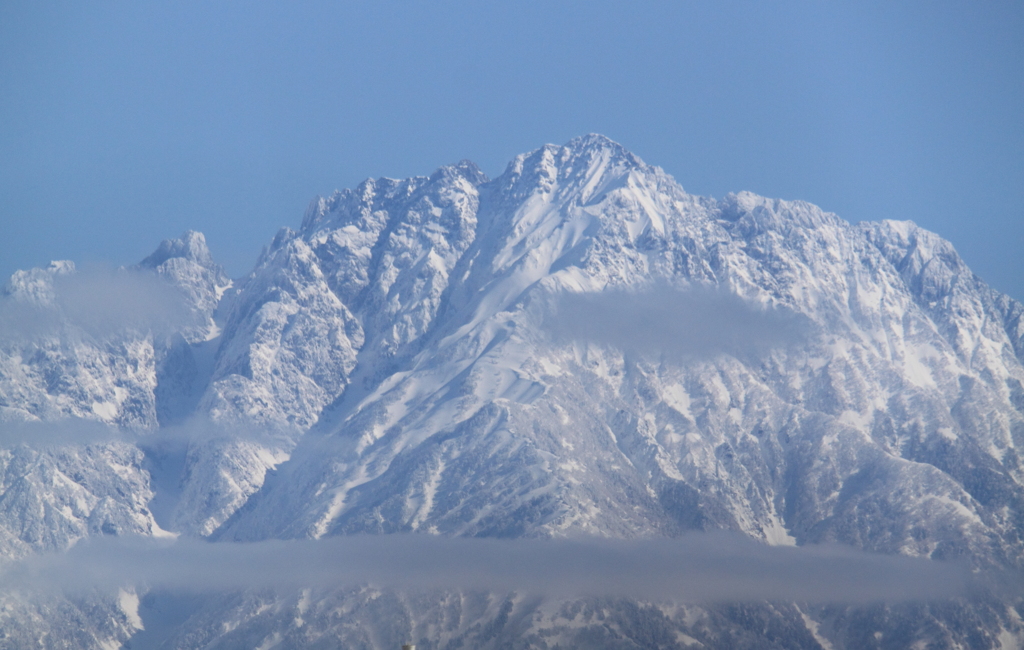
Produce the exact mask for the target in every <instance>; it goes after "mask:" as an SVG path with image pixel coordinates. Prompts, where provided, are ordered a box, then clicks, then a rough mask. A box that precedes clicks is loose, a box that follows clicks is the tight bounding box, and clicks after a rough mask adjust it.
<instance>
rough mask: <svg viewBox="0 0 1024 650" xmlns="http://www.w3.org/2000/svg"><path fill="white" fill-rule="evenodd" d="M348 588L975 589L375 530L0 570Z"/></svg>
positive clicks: (639, 550) (929, 567) (665, 594)
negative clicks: (365, 533)
mask: <svg viewBox="0 0 1024 650" xmlns="http://www.w3.org/2000/svg"><path fill="white" fill-rule="evenodd" d="M361 583H370V584H374V585H378V586H381V587H391V588H400V589H438V588H444V589H447V588H452V589H470V590H498V591H512V590H515V591H524V592H528V593H534V594H541V595H544V596H549V597H555V598H571V597H582V596H602V595H607V596H613V595H614V596H626V597H634V598H639V599H643V600H654V601H673V602H722V601H762V600H773V601H799V602H817V603H865V602H881V601H887V602H895V601H914V600H941V599H948V598H955V597H958V596H964V595H969V594H971V593H973V592H974V591H975V590H977V589H979V588H981V587H984V586H985V585H983V584H982V583H983V581H982V579H981V578H979V577H978V576H977V575H974V574H972V573H971V572H970V571H969V570H968V568H967V567H965V566H962V565H956V564H947V563H939V562H933V561H930V560H925V559H919V558H909V557H903V556H891V555H873V554H869V553H864V552H861V551H857V550H854V549H851V548H847V547H840V546H810V547H771V546H765V545H763V544H760V543H757V542H755V541H753V540H751V539H749V538H746V537H744V536H742V535H739V534H736V533H724V532H718V533H696V534H691V535H688V536H685V537H682V538H679V539H662V540H646V541H637V540H609V539H592V538H586V539H566V540H537V539H517V540H499V539H479V538H456V539H450V538H440V537H435V536H426V535H384V536H355V537H336V538H327V539H321V540H286V541H284V540H273V541H264V542H255V543H239V542H230V543H227V542H225V543H211V542H206V541H201V540H195V539H178V540H176V541H174V542H168V541H166V540H153V539H149V538H109V537H108V538H91V539H87V540H83V541H82V542H80V543H79V544H78V545H76V546H75V547H73V548H72V549H70V550H69V551H68V552H66V553H61V554H50V555H38V556H33V557H30V558H27V559H25V560H23V561H21V562H18V563H12V564H8V565H7V566H6V567H4V568H3V569H0V584H2V585H3V587H2V588H0V589H3V590H4V591H8V592H18V593H32V592H40V591H48V590H59V591H65V592H80V591H83V590H91V589H96V588H102V589H116V588H119V587H124V586H128V585H133V586H136V587H140V588H148V589H166V590H177V591H184V592H191V593H197V592H209V591H214V592H216V591H233V590H242V589H261V588H272V589H278V590H295V589H301V588H310V587H313V588H332V587H344V586H351V585H355V584H361ZM1018 591H1019V590H1018Z"/></svg>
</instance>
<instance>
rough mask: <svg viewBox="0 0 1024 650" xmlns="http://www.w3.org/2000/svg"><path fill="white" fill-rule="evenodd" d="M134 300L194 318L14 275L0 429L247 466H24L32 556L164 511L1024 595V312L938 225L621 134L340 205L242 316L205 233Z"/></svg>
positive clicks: (12, 534)
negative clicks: (639, 544) (130, 433)
mask: <svg viewBox="0 0 1024 650" xmlns="http://www.w3.org/2000/svg"><path fill="white" fill-rule="evenodd" d="M124 273H128V274H135V275H136V276H139V277H144V278H149V280H146V281H147V282H148V281H150V280H154V281H155V280H156V279H159V281H160V282H162V283H163V284H161V285H160V286H164V287H170V288H171V289H172V290H173V296H174V299H175V300H177V301H179V302H178V303H175V304H177V305H179V307H178V309H177V311H178V312H180V313H182V314H184V315H185V317H184V318H181V319H178V320H174V321H173V327H171V328H167V327H153V326H149V327H144V325H145V323H140V322H138V321H132V324H131V326H130V327H120V326H119V328H115V327H107V328H106V329H103V328H98V327H97V325H96V323H107V322H108V320H109V319H108V320H104V319H102V318H99V317H98V316H97V315H96V314H95V313H94V311H88V310H86V311H84V312H83V311H82V310H81V309H79V308H78V307H76V306H75V304H76V303H74V301H70V302H69V301H68V300H67V299H66V298H63V297H62V295H64V294H62V293H61V292H62V291H66V288H65V287H66V286H71V285H62V284H61V281H58V280H59V279H60V278H65V277H74V276H75V272H74V269H73V267H72V266H71V265H69V264H68V263H55V264H54V265H51V267H50V268H49V269H43V270H40V269H36V270H33V271H28V272H19V273H18V274H15V276H14V277H13V278H12V279H11V282H10V283H9V284H8V287H7V289H6V290H5V297H4V298H3V300H4V301H5V302H4V305H5V311H4V312H3V313H2V314H0V316H2V317H3V318H6V319H7V320H6V321H5V322H7V323H11V324H13V325H12V326H11V327H9V328H8V331H9V332H10V334H8V335H6V336H4V337H3V339H2V340H0V418H2V419H3V421H7V422H14V421H24V420H34V419H41V420H59V419H61V418H67V417H77V418H86V419H92V420H99V421H103V422H108V423H111V424H113V425H116V426H118V427H121V428H122V429H131V430H152V429H157V428H158V427H164V428H168V427H175V426H185V427H186V428H187V429H188V430H190V431H193V432H195V431H205V432H213V433H211V434H209V435H206V434H203V433H196V434H195V435H193V436H192V438H191V441H190V443H189V446H188V448H187V449H186V450H184V451H178V452H174V453H170V452H167V453H164V452H159V451H154V449H153V448H152V447H146V449H147V451H146V454H147V455H146V457H145V458H143V455H142V453H141V452H138V450H137V449H135V448H134V447H132V446H131V445H130V444H126V443H117V444H107V445H106V446H102V445H101V446H97V447H81V446H79V447H65V448H61V449H59V450H50V451H45V450H37V449H30V448H28V447H19V448H16V449H10V450H6V451H2V452H0V463H2V464H0V468H4V469H3V473H2V474H0V476H3V477H7V478H4V479H3V480H4V483H3V488H2V490H3V491H2V492H0V545H2V546H0V550H2V551H3V553H4V554H5V555H6V556H7V557H18V556H21V555H24V554H26V553H29V552H32V551H36V550H43V549H50V548H64V547H66V546H67V545H68V544H70V543H72V542H73V541H74V539H77V538H78V537H81V536H82V535H86V534H104V533H108V534H109V532H110V531H116V532H118V533H121V532H132V533H142V534H152V533H153V532H157V533H159V531H160V527H159V526H157V525H156V520H154V519H153V516H152V515H150V514H149V510H147V509H146V506H147V503H148V502H149V500H150V499H151V498H152V496H153V487H152V485H151V483H150V477H151V476H152V477H153V478H154V480H156V482H157V483H160V482H161V481H163V483H160V484H161V485H166V486H170V487H168V488H167V489H165V490H164V491H165V492H168V491H169V492H173V493H174V498H173V499H170V501H167V502H166V503H167V504H169V505H167V504H164V505H162V506H161V508H162V509H163V510H166V513H167V514H164V515H161V516H166V519H161V520H160V521H161V524H162V525H165V527H167V528H171V529H173V530H175V531H179V532H183V533H186V534H194V535H202V536H212V537H213V538H215V539H218V540H221V541H225V542H227V541H232V540H247V541H251V540H262V539H272V538H293V537H297V538H305V537H312V538H319V537H323V536H331V535H342V534H352V533H392V532H402V531H419V532H424V533H430V534H440V535H449V536H458V535H464V536H488V537H524V536H525V537H562V536H567V535H573V534H578V533H585V534H592V535H601V536H614V537H626V538H642V537H662V536H669V537H671V536H676V535H679V534H682V533H684V532H686V531H691V530H712V529H723V528H724V529H732V530H736V531H740V532H742V533H744V534H746V535H749V536H751V537H753V538H756V539H758V540H762V541H763V542H765V543H768V544H810V543H821V542H839V543H842V544H848V545H852V546H855V547H857V548H861V549H865V550H870V551H875V552H881V553H890V554H902V555H909V556H918V557H928V558H933V559H959V560H962V561H965V562H967V563H969V564H970V565H972V566H974V567H989V568H991V567H1013V568H1017V569H1020V568H1024V567H1022V564H1024V555H1022V553H1024V543H1022V540H1021V531H1022V530H1024V520H1022V517H1024V487H1022V486H1024V474H1022V468H1021V466H1020V459H1019V458H1018V453H1019V452H1017V451H1016V447H1017V446H1018V445H1020V444H1024V366H1022V361H1024V324H1022V313H1024V307H1022V306H1021V305H1020V304H1019V303H1017V302H1015V301H1013V300H1011V299H1009V298H1007V297H1006V296H1002V295H1000V294H998V293H996V292H995V291H993V290H991V289H990V288H988V287H987V286H986V285H985V284H984V283H983V282H982V281H981V280H979V279H978V278H977V277H975V276H974V275H973V274H972V273H971V272H970V270H969V269H968V268H967V267H966V265H965V264H964V263H963V261H962V260H961V259H960V258H959V256H958V255H957V254H956V252H955V250H954V249H953V247H952V246H951V245H950V244H949V243H948V242H945V241H944V240H942V239H940V238H939V237H937V236H936V235H934V234H932V233H929V232H927V231H924V230H922V229H920V228H917V227H916V226H915V225H913V224H912V223H909V222H890V221H887V222H880V223H863V224H859V225H851V224H849V223H847V222H845V221H843V220H842V219H840V218H839V217H837V216H836V215H833V214H829V213H825V212H823V211H821V210H820V209H818V208H817V207H815V206H813V205H809V204H806V203H803V202H798V201H796V202H789V201H781V200H775V199H766V198H763V197H759V196H756V195H753V194H750V193H746V192H741V193H739V194H734V195H729V196H727V197H726V198H725V199H723V200H721V201H716V200H713V199H708V198H701V197H695V196H691V195H689V194H687V193H686V192H685V191H684V190H683V189H682V188H681V187H680V186H679V185H678V184H676V182H675V181H674V180H673V179H672V178H671V177H669V176H668V175H667V174H665V173H664V172H663V171H661V170H660V169H658V168H656V167H652V166H649V165H647V164H646V163H644V162H643V161H641V160H639V159H638V158H637V157H636V156H634V155H632V154H631V153H629V152H628V151H626V150H625V149H623V148H622V147H621V146H619V145H618V144H616V143H614V142H612V141H610V140H608V139H606V138H604V137H602V136H596V135H591V136H586V137H583V138H578V139H576V140H573V141H572V142H570V143H568V144H567V145H565V146H562V147H557V146H551V145H548V146H545V147H542V148H540V149H538V150H536V151H534V152H532V153H529V154H524V155H522V156H519V157H517V158H516V159H515V160H513V161H512V163H510V165H509V166H508V168H507V169H506V170H505V172H504V173H503V174H502V175H501V176H499V177H498V178H496V179H494V180H488V179H487V178H485V177H484V176H483V174H482V173H481V172H480V171H479V170H478V169H477V168H476V167H475V166H474V165H472V163H467V162H463V163H459V164H458V165H454V166H451V167H445V168H442V169H440V170H438V171H437V172H436V173H434V174H433V175H432V176H430V177H417V178H411V179H406V180H401V181H398V180H391V179H378V180H368V181H366V182H364V183H363V184H362V185H360V186H359V187H358V188H356V189H355V190H345V191H343V192H337V193H335V194H334V195H332V196H331V197H329V198H324V199H318V200H316V201H314V202H313V203H312V204H311V205H310V208H309V210H308V211H307V213H306V216H305V218H304V219H303V221H302V224H301V227H300V229H299V230H298V231H292V230H289V229H284V230H282V231H281V232H280V233H278V235H277V236H276V237H275V239H274V241H273V242H272V243H271V245H270V246H268V247H267V248H266V249H265V250H264V252H263V254H262V255H261V257H260V259H259V261H258V262H257V264H256V267H255V268H254V269H253V271H252V272H251V273H250V274H249V275H247V276H246V277H244V278H242V279H240V280H236V281H235V282H234V283H231V282H229V281H228V279H227V278H226V277H225V276H224V274H223V272H222V271H221V270H220V268H219V267H217V266H216V265H215V264H214V263H213V261H212V259H211V258H210V255H209V251H208V250H207V249H206V246H205V242H204V241H203V239H202V235H199V234H197V233H186V234H185V235H184V236H183V237H182V238H181V239H180V240H172V241H166V242H163V243H162V244H161V246H160V248H159V249H158V250H157V251H156V252H155V253H154V254H153V255H151V256H150V257H148V258H147V259H146V260H144V261H143V262H142V263H140V264H139V265H138V266H137V267H135V268H133V269H131V270H130V271H125V272H124ZM133 277H134V276H133ZM75 286H77V285H75ZM151 308H152V306H149V307H147V309H151ZM76 309H78V311H76ZM143 311H145V310H143ZM147 313H148V312H147ZM83 314H84V315H83ZM652 314H656V315H657V316H652ZM104 318H106V316H104ZM33 319H37V320H38V322H41V323H44V324H45V327H42V328H39V327H35V326H34V325H33V326H32V327H27V326H25V324H26V323H30V324H34V323H36V320H33ZM76 319H78V320H76ZM83 319H84V320H83ZM79 321H81V322H79ZM118 322H120V321H118ZM14 325H17V326H14ZM197 419H199V420H202V421H204V422H206V424H204V425H203V426H204V427H206V428H205V429H202V428H199V429H197V428H196V427H197V426H198V425H196V424H195V422H196V420H197ZM256 429H259V430H262V431H267V432H270V433H271V434H272V435H263V436H254V435H251V432H252V431H253V430H256ZM225 430H231V431H242V432H250V433H249V434H246V435H241V436H239V435H234V436H224V435H222V432H223V431H225ZM307 430H309V433H308V434H305V435H303V433H304V432H306V431H307ZM143 446H144V447H145V445H143ZM175 454H177V455H175ZM4 459H6V460H4ZM25 467H32V468H33V469H32V470H31V471H28V472H26V471H25V470H24V468H25ZM275 467H276V471H275V472H274V473H273V474H270V475H269V476H271V477H272V478H270V479H269V480H267V476H268V470H270V469H271V468H275ZM76 472H78V474H76ZM161 472H163V474H164V475H163V476H162V475H161ZM78 475H80V476H81V478H80V479H79V478H75V477H76V476H78ZM103 476H106V477H107V478H102V477H103ZM115 476H116V477H120V478H117V479H115ZM33 477H35V478H33ZM60 477H70V478H68V480H65V479H64V478H60ZM19 481H20V482H19ZM117 481H122V482H123V484H122V483H117ZM161 489H163V488H160V489H157V490H156V491H157V493H158V494H157V499H156V500H154V501H153V502H152V503H153V504H157V503H158V502H160V492H161ZM243 506H244V507H243ZM76 508H77V510H76ZM153 508H154V510H155V511H156V510H160V512H163V510H161V509H160V508H157V507H156V505H154V506H153ZM79 511H80V512H79ZM40 512H43V513H45V512H51V513H60V514H59V516H58V515H56V514H53V515H38V514H33V513H40ZM68 513H71V514H68ZM105 526H106V528H104V527H105ZM371 592H372V593H371ZM268 598H269V600H267V599H268ZM311 598H312V600H310V599H311ZM264 601H266V602H264ZM915 607H916V609H915ZM122 609H123V608H122ZM104 611H107V610H104ZM109 611H113V610H109ZM118 611H120V610H118ZM339 611H345V612H348V613H347V614H344V615H339V614H336V612H339ZM310 612H312V613H310ZM332 612H334V613H332ZM313 613H315V615H314V614H313ZM25 616H27V614H25ZM111 616H113V615H111ZM132 616H136V615H135V614H134V613H132V614H131V615H130V616H129V615H128V614H124V615H123V617H122V618H124V621H131V620H134V619H132ZM125 617H126V618H125ZM385 619H388V620H391V621H402V622H401V623H396V624H395V625H398V626H399V627H401V634H398V632H396V629H397V628H395V627H394V626H392V627H388V626H387V625H385V624H384V623H382V622H381V621H382V620H385ZM11 620H14V619H11ZM18 620H24V616H23V617H22V618H20V619H18ZM111 620H113V619H111ZM119 620H120V619H119ZM427 620H430V621H435V623H431V624H430V625H427V623H425V622H424V621H427ZM124 621H122V623H120V624H119V625H121V626H122V627H121V628H118V629H122V632H119V634H123V633H124V632H123V630H124V629H128V628H127V627H125V626H128V627H130V625H128V623H125V622H124ZM225 621H230V622H231V624H230V625H227V624H225ZM296 621H299V622H296ZM908 621H916V622H915V623H914V624H913V625H911V624H910V623H908ZM19 629H20V628H19ZM26 629H28V628H26ZM868 629H870V630H872V631H875V630H881V631H880V632H878V634H881V635H882V636H880V637H876V636H871V635H868V636H864V634H865V633H864V630H868ZM225 630H230V631H227V632H226V631H225ZM177 634H178V635H179V636H178V637H177V640H176V641H175V642H176V643H178V644H179V645H178V646H176V647H210V644H211V643H212V644H216V643H221V644H224V646H225V647H227V646H230V645H232V644H236V645H237V644H248V645H252V646H259V645H260V644H264V645H267V644H268V643H269V642H270V640H273V639H277V641H276V642H277V643H284V644H286V645H288V646H289V647H306V646H309V647H314V646H316V644H317V643H323V642H327V641H326V640H331V642H335V641H338V642H344V643H347V644H349V645H353V646H356V645H358V646H365V647H388V645H389V644H390V645H394V644H393V643H391V641H395V640H397V641H399V642H400V641H402V640H408V639H413V638H415V639H422V641H421V642H422V643H424V644H425V645H428V646H431V647H433V646H436V647H456V646H457V645H458V644H459V643H463V644H471V645H475V646H480V647H498V646H502V647H505V645H507V644H509V643H512V644H516V643H518V644H520V645H523V646H524V647H525V646H531V647H555V645H556V644H562V645H563V646H565V645H567V644H568V645H573V644H580V643H591V644H596V645H597V646H601V647H685V646H687V645H688V644H698V643H699V644H703V645H704V646H705V647H746V646H750V647H753V646H755V645H757V644H758V643H762V644H764V647H828V646H829V645H831V646H832V647H851V648H853V647H872V646H873V645H875V646H877V645H879V644H881V643H882V642H881V641H879V639H881V638H893V639H896V638H899V639H903V640H905V641H906V643H905V644H904V645H907V646H909V645H911V644H913V643H915V642H921V643H924V644H928V643H931V644H933V645H934V646H935V647H956V645H957V644H960V646H962V647H967V646H970V647H1000V644H1003V646H1002V647H1006V645H1005V643H1003V642H1004V641H1005V642H1006V643H1009V639H1011V638H1017V639H1020V638H1024V637H1022V633H1021V629H1020V624H1019V617H1017V616H1016V614H1015V612H1014V610H1013V609H1012V608H1010V607H1009V606H1008V605H1006V604H1000V603H996V602H992V603H988V602H986V603H960V604H957V605H950V606H949V608H948V609H947V610H943V609H942V608H939V607H931V606H921V607H917V606H913V607H911V606H907V607H905V608H903V609H900V608H896V609H888V608H885V609H871V608H842V607H836V608H820V607H819V608H813V609H807V608H805V609H801V608H799V607H796V606H794V605H771V606H768V605H751V606H736V607H732V606H722V607H704V608H696V607H694V608H679V607H677V608H669V607H663V606H654V605H648V604H639V603H636V602H633V601H579V602H575V603H562V604H558V605H552V604H545V603H535V602H532V601H530V600H529V599H523V598H521V597H511V598H508V599H504V597H502V596H495V595H493V594H491V595H475V596H474V595H470V594H443V595H438V596H437V597H436V598H434V597H431V598H425V597H424V598H421V599H419V600H416V599H414V598H413V597H412V596H408V595H403V594H398V593H391V592H375V591H373V590H372V589H371V590H355V591H351V592H341V591H338V592H330V593H322V594H319V595H316V596H315V597H312V596H310V595H309V594H307V593H305V592H304V593H303V595H302V596H301V597H300V598H298V599H290V597H289V596H287V595H281V596H266V595H262V594H261V595H257V594H247V595H245V596H243V597H240V598H236V597H230V598H224V599H220V598H219V597H218V598H212V599H211V601H210V604H209V606H208V607H206V608H205V609H204V610H203V612H202V614H201V615H200V614H197V615H195V616H193V617H192V618H191V619H189V622H188V623H186V624H183V626H182V627H181V628H180V629H179V631H178V632H177ZM872 634H874V632H872ZM389 635H390V636H389ZM413 635H416V636H413ZM886 635H889V636H886ZM392 636H393V637H394V639H392ZM399 637H401V638H399Z"/></svg>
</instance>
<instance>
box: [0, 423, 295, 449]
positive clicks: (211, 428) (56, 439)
mask: <svg viewBox="0 0 1024 650" xmlns="http://www.w3.org/2000/svg"><path fill="white" fill-rule="evenodd" d="M295 435H296V431H294V430H291V429H280V428H278V429H275V428H272V427H265V426H254V425H249V426H244V427H243V426H235V425H230V424H220V423H214V422H210V421H209V420H206V419H203V418H193V419H191V420H188V421H186V422H184V423H182V424H180V425H174V426H169V427H161V428H160V429H155V430H152V431H128V430H124V429H119V428H117V427H114V426H110V425H107V424H104V423H102V422H97V421H95V420H85V419H80V418H68V419H65V420H57V421H52V422H3V423H0V449H3V448H10V447H15V446H18V445H27V446H29V447H32V448H37V449H43V448H48V447H60V446H64V445H91V444H100V443H107V442H115V441H116V442H126V443H130V444H135V445H138V446H139V447H141V448H143V449H176V448H184V447H187V446H188V445H189V444H190V443H193V442H214V441H232V440H247V441H252V442H257V443H260V444H266V445H274V444H277V443H280V442H282V441H287V440H292V439H294V437H295Z"/></svg>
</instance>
